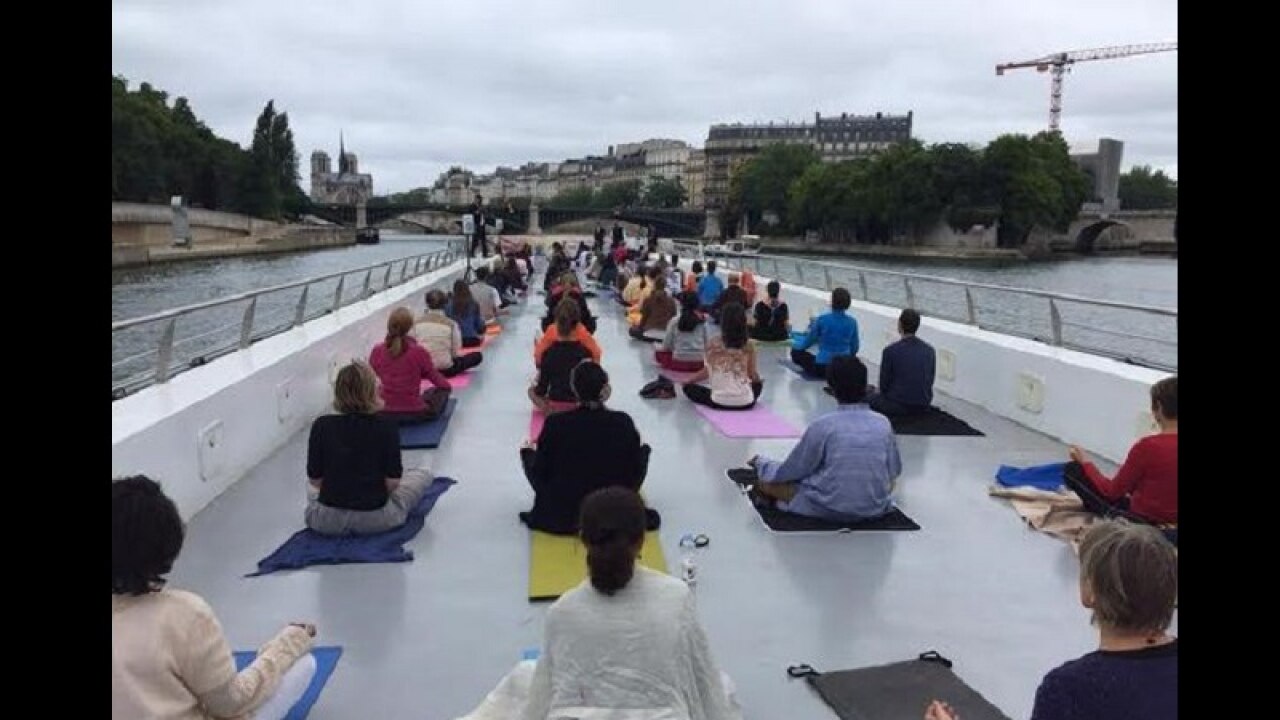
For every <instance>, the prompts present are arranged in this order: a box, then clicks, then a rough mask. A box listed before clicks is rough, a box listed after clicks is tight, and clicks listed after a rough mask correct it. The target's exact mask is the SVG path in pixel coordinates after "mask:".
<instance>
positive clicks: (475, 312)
mask: <svg viewBox="0 0 1280 720" xmlns="http://www.w3.org/2000/svg"><path fill="white" fill-rule="evenodd" d="M445 314H446V315H448V316H449V319H451V320H453V321H454V322H456V323H458V329H459V330H460V331H461V332H462V347H464V348H473V347H480V346H481V345H483V344H484V320H481V319H480V306H479V305H478V304H477V303H476V301H475V299H474V298H472V297H471V289H470V288H469V287H467V284H466V283H465V282H463V281H462V280H455V281H454V283H453V297H451V298H450V299H449V304H448V305H447V306H445Z"/></svg>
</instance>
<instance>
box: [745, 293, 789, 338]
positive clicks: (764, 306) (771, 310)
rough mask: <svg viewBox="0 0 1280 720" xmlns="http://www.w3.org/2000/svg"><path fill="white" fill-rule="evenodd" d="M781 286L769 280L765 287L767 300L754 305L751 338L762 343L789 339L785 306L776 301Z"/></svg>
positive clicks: (787, 315) (787, 312)
mask: <svg viewBox="0 0 1280 720" xmlns="http://www.w3.org/2000/svg"><path fill="white" fill-rule="evenodd" d="M781 292H782V285H781V284H779V283H778V281H777V280H770V281H769V284H768V285H766V286H765V293H766V294H767V295H768V298H767V299H765V300H761V301H760V302H758V303H756V306H755V308H754V310H753V314H754V315H755V317H754V318H753V320H754V322H753V323H752V325H751V337H752V339H754V340H762V341H764V342H776V341H779V340H786V339H787V338H789V337H791V317H790V313H789V311H788V310H787V304H786V303H785V302H782V301H781V300H779V299H778V295H779V294H781Z"/></svg>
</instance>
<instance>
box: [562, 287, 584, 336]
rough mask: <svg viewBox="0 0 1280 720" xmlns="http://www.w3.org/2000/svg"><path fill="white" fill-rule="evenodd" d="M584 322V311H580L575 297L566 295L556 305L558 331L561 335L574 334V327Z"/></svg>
mask: <svg viewBox="0 0 1280 720" xmlns="http://www.w3.org/2000/svg"><path fill="white" fill-rule="evenodd" d="M580 322H582V313H581V312H579V311H578V303H577V302H575V301H574V299H573V298H571V297H567V293H566V297H565V298H564V299H562V300H561V301H560V303H559V304H558V305H556V332H558V333H560V337H562V338H567V337H569V336H570V335H572V334H573V328H574V327H575V326H576V325H577V324H578V323H580Z"/></svg>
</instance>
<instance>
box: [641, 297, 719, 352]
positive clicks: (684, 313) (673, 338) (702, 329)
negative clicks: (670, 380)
mask: <svg viewBox="0 0 1280 720" xmlns="http://www.w3.org/2000/svg"><path fill="white" fill-rule="evenodd" d="M677 299H678V300H679V301H680V315H679V316H678V317H674V318H672V319H671V320H669V321H668V322H667V334H666V336H665V337H663V338H662V344H661V345H659V346H658V350H657V351H656V352H655V353H654V359H655V360H656V361H657V363H658V365H660V366H662V367H664V368H666V369H667V370H676V371H679V372H697V371H698V370H701V369H702V366H703V360H704V359H705V357H706V351H707V339H708V338H707V321H706V320H705V319H703V317H702V315H701V314H699V313H698V294H697V293H695V292H693V291H692V290H686V291H684V292H682V293H680V295H679V296H678V297H677Z"/></svg>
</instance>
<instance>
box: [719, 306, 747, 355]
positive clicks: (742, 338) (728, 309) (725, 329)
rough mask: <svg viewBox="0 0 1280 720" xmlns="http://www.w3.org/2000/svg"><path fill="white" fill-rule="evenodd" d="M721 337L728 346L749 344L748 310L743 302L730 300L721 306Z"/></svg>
mask: <svg viewBox="0 0 1280 720" xmlns="http://www.w3.org/2000/svg"><path fill="white" fill-rule="evenodd" d="M720 337H721V338H722V339H723V340H724V346H725V347H727V348H734V349H737V348H742V347H746V345H747V311H746V309H745V308H743V307H742V304H741V303H736V302H729V303H725V305H724V307H722V308H720Z"/></svg>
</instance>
